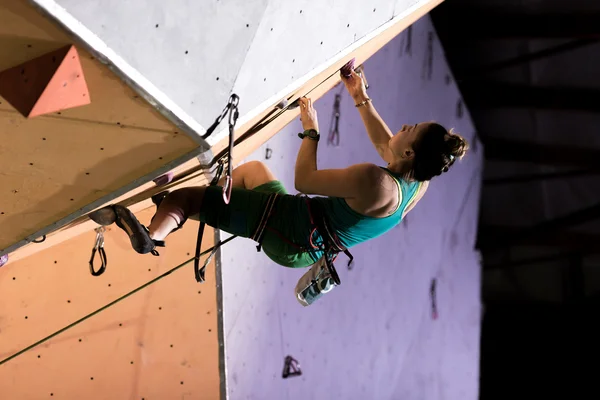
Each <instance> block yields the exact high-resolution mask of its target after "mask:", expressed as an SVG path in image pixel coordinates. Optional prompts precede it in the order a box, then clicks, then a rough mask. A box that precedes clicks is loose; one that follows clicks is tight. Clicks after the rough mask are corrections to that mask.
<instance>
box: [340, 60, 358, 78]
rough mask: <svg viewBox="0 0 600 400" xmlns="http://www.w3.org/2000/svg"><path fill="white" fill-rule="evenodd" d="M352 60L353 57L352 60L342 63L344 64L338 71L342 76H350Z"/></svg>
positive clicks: (352, 67)
mask: <svg viewBox="0 0 600 400" xmlns="http://www.w3.org/2000/svg"><path fill="white" fill-rule="evenodd" d="M354 61H356V59H355V58H353V59H352V60H350V61H348V62H347V63H346V64H344V66H343V67H342V68H341V69H340V73H341V74H342V76H343V77H344V78H350V76H351V74H350V73H351V71H352V70H353V69H354Z"/></svg>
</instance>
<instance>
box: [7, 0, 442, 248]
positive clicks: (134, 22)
mask: <svg viewBox="0 0 600 400" xmlns="http://www.w3.org/2000/svg"><path fill="white" fill-rule="evenodd" d="M439 1H440V0H422V1H413V0H408V1H407V0H395V1H393V0H378V1H375V2H371V3H364V2H360V1H358V0H356V1H354V2H349V1H332V2H328V3H323V4H321V3H315V2H308V1H305V2H301V3H289V4H288V3H281V2H276V1H266V0H265V1H253V2H242V1H237V2H216V3H215V2H213V1H208V0H206V1H200V2H194V3H189V2H184V1H175V2H169V3H165V2H159V1H152V2H149V3H148V2H145V3H143V4H140V3H137V2H117V1H110V2H108V3H107V2H103V3H102V4H100V3H97V2H86V1H83V2H73V1H69V0H61V1H53V0H19V1H17V2H9V1H8V0H3V3H2V5H3V13H4V14H5V15H7V16H8V17H7V21H8V24H7V25H6V26H7V27H8V28H6V30H7V32H9V37H10V35H12V36H13V37H12V39H11V40H12V42H14V43H12V44H11V46H12V47H13V49H16V50H17V51H16V53H17V54H19V56H20V57H22V60H21V62H22V61H25V60H29V59H31V57H33V54H30V52H29V53H28V52H27V51H24V47H23V44H22V43H21V44H20V45H19V43H18V40H17V38H15V36H17V37H20V36H19V35H18V34H13V33H10V32H17V33H18V32H20V29H21V28H20V26H17V25H18V24H19V23H21V22H23V23H24V25H23V26H25V27H28V28H27V29H29V31H27V35H30V36H31V37H36V36H35V35H36V34H37V35H38V36H39V35H41V36H42V37H44V38H45V39H47V36H48V35H49V36H50V39H51V40H53V41H59V42H62V43H61V44H62V45H64V44H65V43H67V42H68V43H70V42H71V41H74V43H75V44H76V45H77V44H79V47H78V48H77V49H78V51H80V52H83V53H85V51H84V50H83V49H86V50H89V51H90V54H93V56H91V55H89V54H87V56H89V57H90V59H92V58H94V57H96V59H95V60H92V61H94V63H93V64H94V65H97V66H98V65H100V64H99V63H98V61H100V62H101V64H102V65H106V67H104V68H103V72H104V75H103V78H104V79H105V80H112V81H113V83H115V84H116V82H115V81H117V80H118V79H119V78H120V80H121V81H122V82H121V83H124V84H126V85H127V86H129V87H130V88H133V89H135V93H137V94H133V93H134V92H133V91H131V90H130V89H129V88H127V89H125V88H123V90H122V91H121V92H119V93H118V94H117V93H112V94H113V95H114V96H112V97H111V96H104V99H105V101H104V102H103V103H102V104H101V106H102V107H97V108H98V109H100V110H102V111H103V112H105V113H107V114H108V115H111V116H112V117H114V118H109V121H105V120H103V119H97V120H95V119H93V120H92V121H94V122H102V123H105V122H107V123H108V125H107V127H106V131H112V133H113V135H118V140H117V138H116V137H113V138H112V139H113V140H112V142H113V143H115V142H118V143H119V146H120V147H119V148H120V149H127V152H126V154H127V157H125V156H124V154H125V153H118V155H115V154H114V153H115V152H116V151H117V150H116V148H117V146H116V145H112V146H109V147H106V145H104V142H103V141H101V140H100V138H102V140H104V139H105V138H109V137H110V135H107V134H105V135H93V136H92V138H88V137H86V138H85V144H86V145H91V146H92V147H89V148H85V149H82V148H81V147H82V146H81V145H79V146H77V147H76V148H73V144H71V145H69V146H66V147H65V146H62V147H60V149H64V148H69V151H70V153H69V155H72V154H86V156H85V159H86V160H87V163H88V164H90V163H92V162H93V161H94V160H95V159H94V157H93V155H94V154H93V153H92V154H90V156H89V157H88V155H87V153H90V152H92V151H93V150H94V149H95V147H97V148H99V149H100V151H102V152H104V151H106V150H107V149H111V150H112V152H113V154H110V151H106V152H104V153H100V156H97V158H99V159H98V160H97V162H96V164H94V166H95V167H97V169H98V170H101V171H106V172H107V173H106V174H103V175H102V177H103V178H104V179H106V180H108V178H106V176H115V175H119V179H114V180H110V181H109V182H102V184H101V185H96V182H97V181H96V180H94V182H95V183H94V185H95V186H94V188H93V189H94V192H93V193H94V194H95V195H91V194H90V195H88V196H84V193H88V192H89V191H86V190H82V189H81V186H82V185H83V184H89V181H90V180H91V179H90V178H87V177H89V176H91V174H92V173H91V172H89V171H86V170H87V169H89V168H90V165H88V164H86V163H85V162H80V163H79V164H80V165H76V164H77V163H76V162H72V160H69V158H68V157H66V156H67V154H66V153H65V151H63V153H65V154H63V153H61V152H60V151H57V152H55V153H53V154H52V155H51V156H50V158H51V161H52V162H46V163H45V164H52V165H64V163H65V161H66V160H68V161H69V164H75V165H74V167H78V168H71V169H70V170H69V171H68V172H69V173H70V174H71V176H69V175H68V174H67V175H65V178H66V179H65V180H68V179H70V181H71V182H72V180H73V179H77V181H76V182H75V183H74V184H73V185H72V186H74V187H75V188H76V189H75V188H71V187H69V189H74V190H72V191H75V192H76V193H74V194H75V196H70V194H71V193H66V192H67V190H63V191H60V193H58V196H56V198H54V197H53V198H51V200H52V203H53V206H52V207H51V208H50V209H49V210H51V212H53V213H54V214H53V215H54V216H52V217H48V219H43V218H38V215H39V216H40V217H46V215H45V214H43V213H41V211H40V207H41V206H39V204H41V203H42V202H41V201H39V202H37V201H33V200H31V197H34V196H29V198H28V199H25V200H27V201H23V199H21V198H19V199H17V198H16V197H15V196H13V197H10V198H7V200H6V204H4V205H3V206H4V208H11V209H10V213H11V214H12V215H15V214H18V213H19V211H20V209H18V207H17V210H16V211H15V210H13V209H12V208H14V207H16V206H15V205H14V202H16V201H21V203H20V204H21V206H20V207H25V204H31V203H35V206H31V207H29V208H28V209H26V210H24V211H23V213H25V215H26V217H27V218H31V219H33V220H34V221H33V222H32V221H29V222H28V221H27V220H23V221H22V224H23V226H22V227H20V229H21V233H18V234H14V235H11V236H10V237H9V238H7V243H9V244H8V247H7V245H4V246H3V248H0V254H4V253H8V252H14V251H15V250H16V249H19V248H20V247H22V246H23V245H24V244H27V243H29V242H31V241H32V240H37V239H39V238H40V237H42V235H45V234H47V233H51V234H50V235H48V237H47V239H48V240H47V241H46V242H45V244H43V245H41V246H36V247H32V246H28V248H27V249H26V250H24V251H19V254H17V255H16V257H18V258H22V257H24V256H26V255H29V254H33V253H35V251H38V250H41V249H43V248H49V247H51V246H53V245H55V244H57V243H60V242H61V241H63V240H67V239H68V238H70V237H75V236H77V235H78V234H80V233H82V232H86V231H88V230H90V229H91V228H92V224H89V223H87V224H86V223H85V220H86V219H85V218H80V217H82V216H84V215H85V214H87V213H89V212H90V211H92V210H94V209H96V208H98V207H101V206H103V205H104V204H106V203H109V202H120V203H122V204H123V203H124V204H125V205H128V206H129V205H133V206H134V207H135V208H136V210H142V209H144V208H147V207H148V206H149V205H150V204H149V201H148V200H147V199H148V198H149V197H150V196H151V195H152V194H154V192H153V191H152V190H153V188H152V185H151V184H148V183H147V182H149V181H150V180H151V179H152V178H153V177H156V176H158V175H160V174H162V173H164V172H167V171H169V170H171V169H173V168H178V169H179V171H180V172H183V173H184V175H187V179H186V182H185V183H183V182H181V184H180V182H178V181H177V179H178V178H176V182H175V184H174V185H172V187H173V188H174V187H181V185H192V184H204V183H206V179H205V177H204V176H203V174H204V171H206V170H208V169H209V168H210V167H212V166H213V164H214V162H215V161H216V159H215V158H212V156H213V155H217V156H218V157H221V156H222V155H223V150H224V148H225V147H226V146H225V145H226V143H227V140H226V139H225V135H226V133H227V128H226V124H222V125H221V126H220V127H218V128H217V130H216V131H215V133H214V134H213V135H211V136H209V137H208V138H207V140H206V141H204V140H203V139H202V138H201V137H200V135H203V134H204V133H205V130H206V128H207V126H208V125H210V124H211V123H212V122H213V121H214V118H215V116H216V115H218V114H219V112H220V111H221V108H222V107H223V105H224V104H225V103H226V100H227V98H228V96H229V94H230V93H231V92H235V93H237V94H239V95H240V97H241V98H242V100H241V107H240V110H241V117H240V120H239V123H238V129H237V130H236V137H238V138H240V137H241V136H244V137H243V140H244V143H240V144H239V145H238V146H236V152H235V153H236V154H238V155H236V156H235V158H234V162H237V160H239V159H241V158H243V157H244V156H245V155H247V154H249V153H250V152H251V151H252V150H253V149H255V148H256V147H258V146H259V145H260V144H262V143H263V142H264V141H265V140H267V139H268V138H269V137H271V136H273V135H274V134H275V132H277V131H278V130H279V129H281V127H283V126H285V125H286V124H287V123H289V121H291V120H292V119H293V118H295V117H296V116H297V114H296V113H297V110H292V111H287V112H285V111H286V110H287V108H284V110H283V111H282V113H283V115H279V112H278V111H277V110H276V109H275V108H274V106H275V105H276V104H277V103H279V102H280V100H282V99H284V100H285V99H287V100H288V104H290V103H291V102H292V101H293V100H295V99H296V98H297V97H298V96H301V95H304V94H307V93H308V92H310V93H311V95H312V96H313V97H319V96H321V95H322V94H323V93H325V92H326V91H327V90H328V89H329V88H330V87H331V86H333V84H334V83H335V82H336V81H337V80H338V75H337V70H338V69H339V67H341V66H342V65H343V64H344V63H345V62H346V61H347V60H348V59H349V58H350V57H356V59H357V62H358V63H362V62H363V61H364V60H366V59H368V58H369V57H370V56H371V55H372V54H373V53H374V52H375V51H377V49H379V48H380V47H381V46H382V45H384V44H385V43H386V42H388V41H389V40H391V38H393V37H394V36H395V35H397V34H398V33H399V32H400V31H402V30H403V29H404V28H406V27H407V26H408V25H409V24H410V23H412V22H413V21H414V20H416V19H417V18H418V17H420V16H421V15H423V14H425V13H426V12H428V11H429V10H430V9H431V8H432V7H434V6H435V5H436V4H438V3H439ZM28 3H31V4H35V5H36V6H37V7H38V8H39V11H40V13H41V14H42V15H44V17H45V20H41V19H40V16H39V15H37V14H35V13H33V12H32V10H31V8H30V7H28V6H27V4H28ZM141 8H143V9H144V12H140V9H141ZM36 26H43V27H44V29H43V31H44V32H43V34H42V33H40V32H37V31H36V30H35V29H34V28H35V27H36ZM58 26H60V27H61V29H64V32H68V33H69V35H70V36H69V37H67V36H65V33H64V32H63V31H62V30H59V29H58V28H57V27H58ZM30 31H32V32H34V33H31V32H30ZM300 31H302V32H304V34H303V36H302V39H297V40H296V42H295V43H294V45H293V46H290V42H292V41H293V40H294V39H292V38H294V37H295V34H294V33H292V32H300ZM27 35H25V36H24V37H27ZM44 35H45V36H44ZM130 38H135V40H129V39H130ZM56 46H58V43H57V44H56ZM273 48H275V49H277V51H275V52H272V51H271V49H273ZM28 49H30V48H29V47H28ZM292 52H293V54H292ZM40 54H43V53H40ZM37 55H39V54H37ZM84 58H85V57H84ZM264 60H269V62H267V63H265V62H264ZM15 63H16V61H15ZM13 64H14V63H10V66H14V65H13ZM17 65H19V64H18V63H17ZM83 67H85V65H83ZM257 74H258V75H260V76H259V77H257ZM110 78H113V79H110ZM119 87H122V86H119ZM90 90H91V92H90V93H91V96H92V97H94V96H98V93H100V94H102V93H103V92H102V90H100V89H99V88H98V87H96V88H91V87H90ZM94 91H95V92H97V94H96V95H95V94H94ZM123 95H124V96H123ZM114 97H117V98H119V99H120V98H123V99H127V100H132V99H133V100H136V101H137V103H136V104H137V105H141V106H142V107H145V109H147V110H150V108H149V107H147V103H146V101H147V102H148V103H149V104H151V105H152V107H154V108H155V109H156V110H158V112H160V114H161V115H164V116H165V117H167V118H168V120H169V121H171V122H172V125H170V127H169V129H168V130H165V131H164V132H160V133H167V132H168V133H170V134H172V135H173V136H174V137H175V135H176V132H181V133H185V134H188V135H189V138H190V139H192V140H191V141H188V142H186V143H185V145H184V146H183V147H184V148H185V151H181V149H179V148H177V150H178V151H175V152H173V153H167V149H166V147H167V146H164V145H163V143H162V142H161V144H160V146H156V147H154V146H150V145H147V143H146V142H148V141H150V142H151V143H153V144H156V143H157V141H156V140H157V139H156V138H157V137H159V131H160V129H158V130H157V129H155V128H156V127H154V126H149V125H151V124H149V122H148V121H149V119H147V118H144V119H143V122H139V126H136V124H135V123H132V122H131V121H127V122H126V123H123V122H122V121H125V120H126V117H125V116H124V115H125V111H127V115H129V114H131V112H132V111H131V110H129V109H128V108H126V107H124V104H122V102H119V101H116V100H115V98H114ZM130 97H131V98H130ZM142 98H143V99H144V100H141V99H142ZM95 104H96V105H95ZM98 104H99V103H95V102H94V101H92V103H91V104H89V105H87V106H84V107H78V108H75V109H73V110H69V112H71V111H72V112H73V115H72V116H77V115H78V114H77V112H81V111H77V110H81V109H83V110H88V111H89V110H90V109H91V107H96V106H97V105H98ZM117 105H118V107H117ZM125 105H126V104H125ZM111 107H112V108H111ZM115 110H116V111H115ZM111 112H113V114H114V115H113V114H111ZM158 112H154V114H153V116H154V117H156V119H157V120H160V121H161V123H166V122H165V120H164V119H163V118H161V117H159V114H158ZM115 113H116V114H115ZM61 114H62V115H65V113H61ZM273 114H275V116H276V117H277V118H275V119H273V120H271V118H272V117H273ZM57 115H58V114H57ZM57 115H53V117H54V118H56V117H57ZM65 119H66V117H63V118H62V120H65ZM265 120H268V121H270V123H268V124H267V123H265ZM85 121H88V119H86V120H85ZM80 122H81V121H80ZM88 122H89V121H88ZM127 123H129V125H127ZM111 124H115V125H111ZM257 124H258V125H257ZM102 126H104V125H102ZM109 127H110V128H109ZM259 127H262V129H258V128H259ZM20 128H21V130H22V131H23V130H25V131H30V130H31V131H34V130H35V129H36V127H35V123H29V121H27V124H22V126H21V127H20ZM96 128H97V127H96ZM134 128H137V129H138V130H144V131H145V133H148V135H147V136H144V139H140V138H139V137H135V138H133V137H127V136H126V135H125V134H124V132H126V133H129V132H130V131H131V130H133V129H134ZM52 129H53V130H54V129H57V128H56V127H53V128H52ZM83 129H85V131H86V132H91V131H92V130H91V129H89V128H88V127H87V126H86V127H81V129H80V130H83ZM95 130H96V131H97V129H95ZM149 131H152V132H151V133H149ZM116 132H119V133H118V134H117V133H116ZM249 132H252V137H246V136H250V134H249ZM88 134H89V135H92V134H91V133H88ZM81 136H83V135H81ZM150 136H153V137H154V138H155V139H154V140H149V139H148V137H150ZM178 138H181V135H179V136H178ZM30 139H31V140H30ZM34 139H35V138H33V137H27V139H26V141H27V145H28V146H29V143H30V142H31V141H34V142H35V140H34ZM68 139H69V140H71V142H72V143H77V140H76V139H72V138H70V137H69V138H68ZM77 139H79V136H78V137H77ZM160 139H161V140H163V141H164V142H168V143H169V144H170V145H173V143H174V142H173V140H171V138H169V139H167V137H160ZM42 140H43V139H42ZM140 140H145V141H146V142H144V144H145V146H141V145H139V143H140ZM179 140H180V142H181V140H183V139H179ZM61 143H62V142H61ZM194 143H197V145H196V146H194ZM136 144H137V145H136ZM146 145H147V146H146ZM93 146H95V147H93ZM209 146H212V148H211V149H210V150H212V152H211V151H208V150H209V148H208V147H209ZM156 148H160V149H161V151H160V152H158V151H156V150H155V149H156ZM90 149H92V150H90ZM5 151H7V152H8V151H10V152H11V153H12V154H14V155H15V156H16V155H19V156H20V155H21V154H25V155H29V154H28V153H27V152H23V151H22V149H21V148H18V147H15V148H12V147H11V146H7V147H6V150H5ZM86 152H87V153H86ZM154 152H158V153H160V154H161V155H158V156H157V155H156V154H150V153H154ZM131 154H136V156H135V157H131V156H130V155H131ZM141 154H144V156H141ZM198 154H202V157H201V164H202V165H201V166H199V163H198V161H197V160H194V157H195V156H196V155H198ZM30 158H31V157H30ZM57 160H60V161H57ZM157 160H158V161H157ZM30 164H33V165H29V166H35V165H36V163H35V162H33V161H31V162H30ZM140 164H142V165H143V166H140ZM16 165H19V163H16ZM41 165H42V166H43V165H44V163H42V164H41ZM110 167H112V169H111V168H110ZM77 169H78V170H79V171H81V170H83V171H85V172H83V173H85V174H86V175H85V176H84V175H83V174H79V175H77V176H76V177H75V178H74V177H73V176H72V174H73V173H74V171H76V170H77ZM202 170H204V171H202ZM59 172H62V171H57V170H54V171H50V170H49V173H51V174H53V176H54V175H55V174H57V173H59ZM94 172H96V173H97V171H94ZM19 173H28V174H32V171H31V169H30V170H29V171H19ZM88 173H89V175H87V174H88ZM190 174H193V175H190ZM49 180H50V179H48V180H47V181H49ZM80 180H81V181H80ZM47 181H46V182H44V184H39V185H37V186H36V187H37V188H38V189H39V192H41V194H40V193H38V192H35V195H41V197H40V199H41V200H44V199H45V198H44V195H46V194H47V193H49V192H53V191H54V192H56V191H58V190H59V189H57V188H56V187H47V186H48V185H49V183H48V182H47ZM65 185H66V184H65V183H64V182H61V188H62V187H64V186H65ZM98 186H99V187H98ZM13 190H17V191H18V189H13ZM20 193H21V195H20V196H21V197H23V196H24V195H26V193H27V191H21V192H20ZM14 194H16V193H14ZM88 194H89V193H88ZM65 196H66V197H65ZM17 197H18V196H17ZM65 198H68V200H67V201H68V202H72V203H68V204H69V206H65V205H64V203H63V201H64V199H65ZM78 198H81V200H78ZM71 199H73V200H71ZM13 200H14V201H13ZM54 203H60V205H59V206H56V207H54ZM57 207H58V208H59V209H58V210H57ZM55 211H56V212H55ZM44 212H46V213H50V211H48V209H46V208H45V209H44ZM34 215H36V216H35V217H34ZM11 222H12V221H11ZM15 240H17V242H16V243H15Z"/></svg>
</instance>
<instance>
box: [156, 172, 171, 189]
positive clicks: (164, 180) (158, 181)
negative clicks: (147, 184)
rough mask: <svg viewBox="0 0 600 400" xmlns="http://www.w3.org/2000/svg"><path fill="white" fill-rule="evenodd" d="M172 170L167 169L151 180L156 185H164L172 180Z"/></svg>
mask: <svg viewBox="0 0 600 400" xmlns="http://www.w3.org/2000/svg"><path fill="white" fill-rule="evenodd" d="M173 176H174V175H173V172H172V171H169V172H167V173H166V174H164V175H161V176H159V177H158V178H156V179H154V180H153V182H154V183H155V184H156V186H162V185H166V184H167V183H169V182H171V181H172V180H173Z"/></svg>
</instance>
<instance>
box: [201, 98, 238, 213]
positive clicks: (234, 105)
mask: <svg viewBox="0 0 600 400" xmlns="http://www.w3.org/2000/svg"><path fill="white" fill-rule="evenodd" d="M239 103H240V97H239V96H238V95H237V94H235V93H234V94H232V95H231V96H229V101H228V102H227V105H226V106H225V108H224V109H223V111H222V112H221V114H220V115H219V116H218V117H217V119H216V120H215V122H213V124H212V125H211V126H210V127H209V128H208V130H207V131H206V133H205V134H204V135H202V139H206V138H208V137H209V136H210V135H212V133H213V132H214V131H215V129H217V126H219V124H220V123H221V122H222V121H223V120H224V119H225V116H227V114H228V113H229V147H228V149H227V154H226V155H227V176H226V178H225V185H224V186H223V201H225V204H229V201H230V200H231V189H232V184H233V180H232V178H231V175H232V173H233V156H232V154H233V147H234V146H235V134H234V130H235V124H236V123H237V120H238V118H239V116H240V112H239V109H238V105H239ZM223 156H224V155H223ZM223 156H220V157H219V162H221V160H222V158H223ZM217 182H218V180H217ZM215 184H216V183H215Z"/></svg>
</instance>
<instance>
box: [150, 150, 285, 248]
mask: <svg viewBox="0 0 600 400" xmlns="http://www.w3.org/2000/svg"><path fill="white" fill-rule="evenodd" d="M231 178H232V180H233V187H241V188H245V189H254V188H255V187H257V186H260V185H262V184H264V183H267V182H271V181H274V180H276V178H275V175H273V173H272V172H271V171H270V170H269V168H268V167H267V166H266V165H265V164H263V163H262V162H260V161H250V162H247V163H245V164H242V165H240V166H239V167H237V168H235V169H234V170H233V174H232V176H231ZM224 184H225V179H224V178H222V179H221V180H220V181H219V185H220V186H222V185H224ZM205 191H206V187H205V186H203V187H189V188H184V189H178V190H175V191H173V192H171V193H169V195H168V196H167V197H166V198H165V199H164V200H163V202H162V203H160V207H159V208H158V210H157V211H156V215H155V216H154V219H153V220H152V223H151V224H150V226H149V227H148V230H149V231H150V238H152V239H154V240H164V239H165V238H166V237H167V236H168V235H169V233H171V232H172V231H173V229H175V228H177V227H178V226H179V225H180V224H181V222H183V221H185V220H186V219H187V218H188V217H189V216H190V215H195V214H198V212H199V211H200V206H201V205H202V200H203V198H204V192H205Z"/></svg>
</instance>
